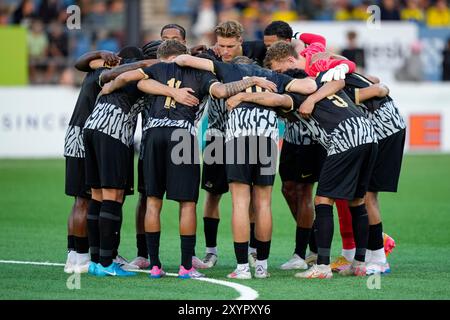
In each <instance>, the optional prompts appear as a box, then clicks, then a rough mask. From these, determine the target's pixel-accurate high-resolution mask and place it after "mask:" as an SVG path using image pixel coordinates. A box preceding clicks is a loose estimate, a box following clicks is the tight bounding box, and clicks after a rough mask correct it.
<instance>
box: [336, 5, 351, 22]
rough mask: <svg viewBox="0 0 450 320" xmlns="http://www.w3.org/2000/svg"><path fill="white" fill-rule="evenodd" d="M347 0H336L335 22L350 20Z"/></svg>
mask: <svg viewBox="0 0 450 320" xmlns="http://www.w3.org/2000/svg"><path fill="white" fill-rule="evenodd" d="M350 9H351V8H350V4H349V2H348V0H336V2H335V3H334V8H333V10H334V19H335V20H337V21H347V20H351V19H352V12H351V10H350Z"/></svg>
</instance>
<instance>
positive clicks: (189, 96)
mask: <svg viewBox="0 0 450 320" xmlns="http://www.w3.org/2000/svg"><path fill="white" fill-rule="evenodd" d="M137 87H138V89H139V90H141V91H142V92H145V93H148V94H152V95H158V96H166V97H172V98H173V99H175V101H176V102H178V103H181V104H183V105H185V106H188V107H194V106H197V105H198V104H199V103H200V101H199V100H198V98H197V97H195V96H194V93H195V92H194V90H193V89H191V88H172V87H169V86H168V85H165V84H162V83H160V82H158V81H156V80H154V79H146V80H140V81H139V82H138V84H137Z"/></svg>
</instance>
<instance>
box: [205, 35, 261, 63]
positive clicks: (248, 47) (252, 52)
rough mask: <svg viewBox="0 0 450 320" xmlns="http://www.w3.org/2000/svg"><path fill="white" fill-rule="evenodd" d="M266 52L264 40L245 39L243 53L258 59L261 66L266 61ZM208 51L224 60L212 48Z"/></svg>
mask: <svg viewBox="0 0 450 320" xmlns="http://www.w3.org/2000/svg"><path fill="white" fill-rule="evenodd" d="M266 52H267V48H266V46H265V44H264V41H261V40H256V41H244V42H243V43H242V55H243V56H246V57H247V58H250V59H252V60H253V61H256V62H257V63H258V64H259V65H260V66H262V65H263V63H264V58H265V57H266ZM206 53H207V54H209V55H211V56H213V57H214V58H215V59H216V60H218V61H222V58H221V57H219V56H217V55H216V54H215V53H214V51H213V50H212V49H208V50H207V51H206Z"/></svg>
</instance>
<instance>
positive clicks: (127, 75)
mask: <svg viewBox="0 0 450 320" xmlns="http://www.w3.org/2000/svg"><path fill="white" fill-rule="evenodd" d="M146 78H148V76H147V74H145V72H144V71H143V70H142V69H141V68H139V69H136V70H131V71H127V72H124V73H122V74H120V75H119V76H117V78H115V79H114V80H113V81H110V82H108V83H107V84H105V85H104V86H103V89H102V91H101V94H102V95H105V94H110V93H111V92H114V91H115V90H117V89H120V88H122V87H124V86H126V85H127V84H128V83H130V82H132V81H139V80H142V79H146Z"/></svg>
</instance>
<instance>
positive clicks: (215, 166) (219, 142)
mask: <svg viewBox="0 0 450 320" xmlns="http://www.w3.org/2000/svg"><path fill="white" fill-rule="evenodd" d="M219 149H220V150H219ZM225 154H226V153H225V137H220V136H213V137H211V138H210V139H208V140H206V145H205V150H204V153H203V168H202V189H203V190H206V191H208V192H210V193H212V194H216V195H218V194H224V193H227V192H228V181H227V172H226V168H225V160H226V156H225Z"/></svg>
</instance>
